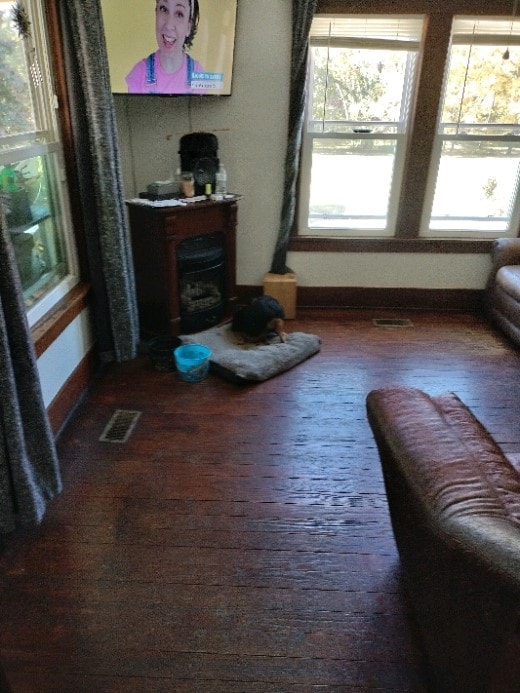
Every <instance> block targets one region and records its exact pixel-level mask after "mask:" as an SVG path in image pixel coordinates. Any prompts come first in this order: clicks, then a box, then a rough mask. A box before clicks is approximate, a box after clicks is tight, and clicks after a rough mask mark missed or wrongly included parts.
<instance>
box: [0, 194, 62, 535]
mask: <svg viewBox="0 0 520 693" xmlns="http://www.w3.org/2000/svg"><path fill="white" fill-rule="evenodd" d="M60 491H61V478H60V471H59V466H58V460H57V457H56V450H55V447H54V441H53V436H52V432H51V429H50V425H49V421H48V419H47V414H46V411H45V407H44V404H43V399H42V394H41V388H40V380H39V374H38V369H37V365H36V355H35V351H34V346H33V341H32V338H31V333H30V330H29V327H28V325H27V319H26V315H25V305H24V303H23V298H22V288H21V285H20V279H19V276H18V270H17V269H16V262H15V258H14V253H13V250H12V246H11V242H10V240H9V234H8V231H7V223H6V220H5V216H4V211H3V209H2V205H1V202H0V535H6V534H8V533H10V532H12V531H13V530H15V529H18V528H20V527H25V526H30V525H34V524H37V523H39V522H40V521H41V519H42V517H43V515H44V513H45V509H46V506H47V504H48V502H49V501H50V500H51V499H52V498H54V497H55V496H56V495H57V494H58V493H60Z"/></svg>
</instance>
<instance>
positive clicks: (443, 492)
mask: <svg viewBox="0 0 520 693" xmlns="http://www.w3.org/2000/svg"><path fill="white" fill-rule="evenodd" d="M367 413H368V420H369V423H370V425H371V427H372V431H373V434H374V437H375V440H376V443H377V447H378V450H379V455H380V459H381V464H382V470H383V475H384V480H385V486H386V492H387V497H388V504H389V509H390V515H391V520H392V527H393V531H394V536H395V540H396V544H397V547H398V551H399V555H400V559H401V564H402V569H403V577H404V580H405V586H406V588H407V590H406V591H407V593H408V594H409V596H410V601H411V605H412V612H413V614H414V616H415V620H416V622H417V626H418V632H419V636H420V639H421V642H422V645H423V650H424V653H425V658H426V660H427V663H428V668H429V674H430V680H431V690H433V691H440V692H442V693H513V691H514V692H516V693H518V691H520V474H519V473H518V472H517V471H516V469H515V468H514V467H513V465H512V464H511V463H510V462H509V461H508V459H507V458H506V457H505V455H504V454H503V453H502V451H501V450H500V448H499V447H498V446H497V444H496V443H495V441H494V440H493V438H492V437H491V436H490V435H489V433H488V432H487V431H486V429H485V428H484V427H483V426H482V424H481V423H480V422H479V421H478V420H477V419H476V418H475V417H474V416H473V414H472V413H471V412H470V411H469V409H468V408H467V407H466V406H465V405H464V404H463V403H462V402H461V400H460V399H459V398H458V397H457V396H456V395H454V394H451V393H448V394H443V395H440V396H436V397H430V396H428V395H427V394H425V393H424V392H422V391H420V390H416V389H413V388H405V387H389V388H383V389H380V390H373V391H372V392H371V393H370V394H369V395H368V397H367Z"/></svg>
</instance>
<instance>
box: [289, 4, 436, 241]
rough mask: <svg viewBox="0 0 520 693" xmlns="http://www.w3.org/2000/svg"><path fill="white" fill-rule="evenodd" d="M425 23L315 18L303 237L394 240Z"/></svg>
mask: <svg viewBox="0 0 520 693" xmlns="http://www.w3.org/2000/svg"><path fill="white" fill-rule="evenodd" d="M423 23H424V19H423V17H422V16H397V15H395V16H376V15H371V16H360V15H356V16H350V15H349V16H347V15H339V16H331V15H317V16H316V17H315V18H314V20H313V23H312V28H311V33H310V50H309V54H310V55H309V76H308V94H307V115H306V126H305V128H304V132H303V143H302V162H301V169H300V171H301V173H300V196H299V217H298V228H299V234H300V235H307V236H318V237H320V236H321V237H323V236H327V237H330V236H346V237H349V236H350V237H365V238H366V237H378V238H380V237H385V236H392V235H393V234H394V231H395V223H396V218H397V211H398V200H399V193H400V187H401V181H402V174H403V168H404V160H405V153H406V145H407V138H408V135H409V123H410V113H411V107H412V101H413V94H414V90H415V85H416V80H417V74H418V64H419V60H418V55H419V51H420V48H421V37H422V32H423Z"/></svg>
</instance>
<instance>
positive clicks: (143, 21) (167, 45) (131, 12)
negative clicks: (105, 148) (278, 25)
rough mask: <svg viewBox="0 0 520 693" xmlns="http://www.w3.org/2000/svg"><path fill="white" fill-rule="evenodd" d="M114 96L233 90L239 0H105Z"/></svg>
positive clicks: (104, 11) (106, 35) (109, 62)
mask: <svg viewBox="0 0 520 693" xmlns="http://www.w3.org/2000/svg"><path fill="white" fill-rule="evenodd" d="M101 8H102V13H103V24H104V29H105V39H106V46H107V53H108V64H109V69H110V84H111V89H112V92H113V93H114V94H160V95H172V94H198V95H204V94H210V95H229V94H231V78H232V70H233V50H234V43H235V24H236V12H237V0H218V2H215V0H101Z"/></svg>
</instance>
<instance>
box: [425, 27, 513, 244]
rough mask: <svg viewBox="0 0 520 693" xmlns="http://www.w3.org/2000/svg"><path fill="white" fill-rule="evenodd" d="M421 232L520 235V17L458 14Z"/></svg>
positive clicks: (438, 235) (440, 235)
mask: <svg viewBox="0 0 520 693" xmlns="http://www.w3.org/2000/svg"><path fill="white" fill-rule="evenodd" d="M439 112H440V115H439V119H438V126H437V136H436V141H435V146H434V151H433V156H432V159H431V166H430V174H429V184H428V189H427V194H426V200H425V205H424V212H423V219H422V224H421V234H422V235H423V236H429V237H436V238H453V237H456V238H486V237H492V238H497V237H500V236H516V235H517V230H518V223H519V218H520V209H519V203H520V196H519V173H520V21H518V20H513V21H511V20H509V19H507V20H506V19H496V18H482V17H480V18H471V17H455V18H454V21H453V25H452V38H451V48H450V52H449V56H448V61H447V69H446V76H445V83H444V94H443V97H442V103H441V106H440V111H439Z"/></svg>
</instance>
